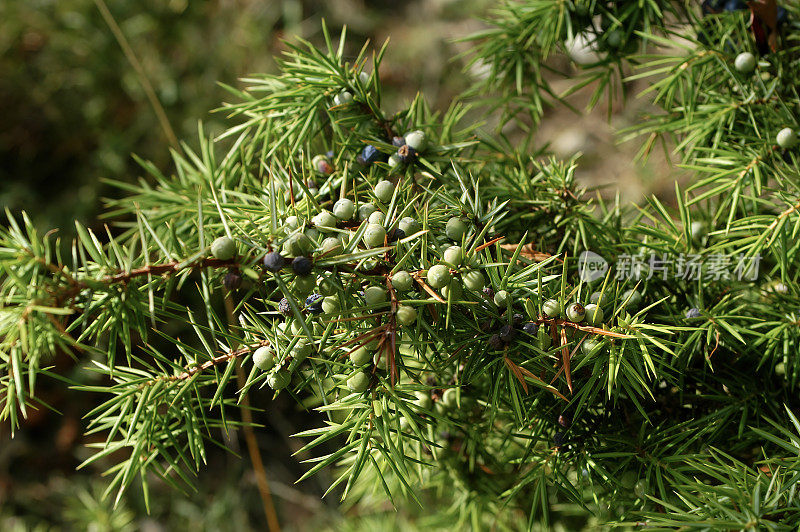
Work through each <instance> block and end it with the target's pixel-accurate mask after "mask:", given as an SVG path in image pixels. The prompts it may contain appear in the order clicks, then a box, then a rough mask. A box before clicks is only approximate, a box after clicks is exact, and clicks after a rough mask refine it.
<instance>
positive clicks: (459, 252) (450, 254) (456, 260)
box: [444, 246, 464, 268]
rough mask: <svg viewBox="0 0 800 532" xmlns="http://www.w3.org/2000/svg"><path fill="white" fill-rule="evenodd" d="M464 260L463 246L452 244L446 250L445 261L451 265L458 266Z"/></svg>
mask: <svg viewBox="0 0 800 532" xmlns="http://www.w3.org/2000/svg"><path fill="white" fill-rule="evenodd" d="M463 260H464V250H463V249H461V246H450V247H449V248H447V249H446V250H444V261H445V262H446V263H448V264H449V265H451V266H454V267H456V268H458V267H459V266H461V262H462V261H463Z"/></svg>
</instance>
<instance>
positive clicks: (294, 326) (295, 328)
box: [289, 319, 303, 336]
mask: <svg viewBox="0 0 800 532" xmlns="http://www.w3.org/2000/svg"><path fill="white" fill-rule="evenodd" d="M302 331H303V326H302V325H301V324H300V320H297V319H292V321H290V322H289V332H290V333H291V334H292V336H297V335H298V334H300V333H301V332H302Z"/></svg>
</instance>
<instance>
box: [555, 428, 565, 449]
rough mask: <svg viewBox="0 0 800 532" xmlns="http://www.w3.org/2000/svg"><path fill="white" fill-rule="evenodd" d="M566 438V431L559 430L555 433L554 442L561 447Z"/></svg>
mask: <svg viewBox="0 0 800 532" xmlns="http://www.w3.org/2000/svg"><path fill="white" fill-rule="evenodd" d="M565 439H566V438H565V437H564V433H563V432H561V431H558V432H556V433H555V434H553V443H554V444H555V446H556V447H561V445H562V444H563V443H564V440H565Z"/></svg>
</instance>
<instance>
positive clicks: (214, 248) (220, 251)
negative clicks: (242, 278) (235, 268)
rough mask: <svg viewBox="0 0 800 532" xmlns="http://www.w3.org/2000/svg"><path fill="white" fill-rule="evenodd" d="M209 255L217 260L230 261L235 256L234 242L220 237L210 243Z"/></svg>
mask: <svg viewBox="0 0 800 532" xmlns="http://www.w3.org/2000/svg"><path fill="white" fill-rule="evenodd" d="M211 254H212V255H213V256H214V258H216V259H219V260H231V259H232V258H233V257H234V256H236V242H234V241H233V239H231V238H228V237H227V236H221V237H219V238H217V239H216V240H214V241H213V242H212V243H211Z"/></svg>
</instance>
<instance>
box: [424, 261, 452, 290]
mask: <svg viewBox="0 0 800 532" xmlns="http://www.w3.org/2000/svg"><path fill="white" fill-rule="evenodd" d="M451 279H452V275H450V268H448V267H447V266H445V265H444V264H437V265H435V266H431V269H430V270H428V284H429V285H430V286H431V287H433V288H443V287H445V286H447V285H448V284H449V283H450V280H451Z"/></svg>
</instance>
